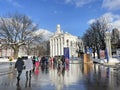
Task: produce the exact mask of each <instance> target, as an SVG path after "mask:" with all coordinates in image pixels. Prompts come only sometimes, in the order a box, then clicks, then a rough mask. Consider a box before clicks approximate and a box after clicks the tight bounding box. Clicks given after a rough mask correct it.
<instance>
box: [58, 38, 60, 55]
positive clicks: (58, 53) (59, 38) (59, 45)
mask: <svg viewBox="0 0 120 90" xmlns="http://www.w3.org/2000/svg"><path fill="white" fill-rule="evenodd" d="M58 55H60V38H58Z"/></svg>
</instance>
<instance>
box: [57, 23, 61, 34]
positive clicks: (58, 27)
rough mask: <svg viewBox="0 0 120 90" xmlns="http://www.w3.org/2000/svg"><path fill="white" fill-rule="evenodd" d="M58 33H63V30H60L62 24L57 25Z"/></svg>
mask: <svg viewBox="0 0 120 90" xmlns="http://www.w3.org/2000/svg"><path fill="white" fill-rule="evenodd" d="M57 33H58V34H59V33H61V31H60V24H58V25H57Z"/></svg>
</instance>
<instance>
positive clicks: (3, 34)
mask: <svg viewBox="0 0 120 90" xmlns="http://www.w3.org/2000/svg"><path fill="white" fill-rule="evenodd" d="M35 30H37V25H35V24H34V23H33V22H32V20H30V18H29V17H28V16H26V15H23V14H18V13H15V14H12V15H8V16H7V17H1V18H0V39H1V40H4V41H5V44H6V45H8V46H10V47H11V48H12V49H13V50H14V58H17V57H18V52H19V48H20V47H21V46H22V45H25V44H26V43H28V41H29V42H31V41H32V40H33V39H34V35H33V32H34V31H35Z"/></svg>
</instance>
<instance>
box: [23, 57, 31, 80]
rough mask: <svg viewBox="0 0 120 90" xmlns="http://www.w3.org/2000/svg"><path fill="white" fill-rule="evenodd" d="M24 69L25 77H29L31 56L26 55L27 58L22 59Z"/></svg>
mask: <svg viewBox="0 0 120 90" xmlns="http://www.w3.org/2000/svg"><path fill="white" fill-rule="evenodd" d="M24 65H25V71H26V79H28V76H29V78H31V71H32V70H33V62H32V58H31V57H29V56H28V59H26V60H25V61H24Z"/></svg>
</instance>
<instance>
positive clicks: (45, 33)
mask: <svg viewBox="0 0 120 90" xmlns="http://www.w3.org/2000/svg"><path fill="white" fill-rule="evenodd" d="M36 34H37V35H40V34H42V36H43V40H49V38H50V37H51V36H52V35H53V34H54V33H52V32H50V31H48V30H46V29H39V30H37V31H36Z"/></svg>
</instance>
